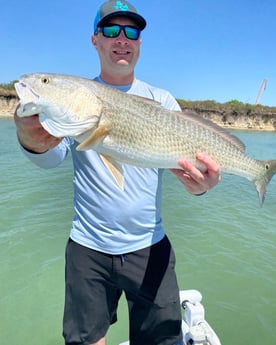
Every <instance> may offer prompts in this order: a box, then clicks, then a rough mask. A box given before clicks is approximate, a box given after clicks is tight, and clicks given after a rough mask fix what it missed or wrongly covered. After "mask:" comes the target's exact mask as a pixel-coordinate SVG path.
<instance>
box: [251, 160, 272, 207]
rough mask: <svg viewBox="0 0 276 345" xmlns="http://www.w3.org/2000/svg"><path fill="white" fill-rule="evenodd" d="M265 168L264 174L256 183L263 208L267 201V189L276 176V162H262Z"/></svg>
mask: <svg viewBox="0 0 276 345" xmlns="http://www.w3.org/2000/svg"><path fill="white" fill-rule="evenodd" d="M260 163H261V164H262V165H263V167H264V174H263V175H262V176H261V177H260V178H258V179H256V180H255V181H254V184H255V187H256V189H257V192H258V195H259V200H260V205H261V206H262V205H263V203H264V200H265V194H266V188H267V185H268V184H269V182H270V180H271V179H272V177H273V176H274V175H275V174H276V160H266V161H260Z"/></svg>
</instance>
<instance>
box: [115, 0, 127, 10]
mask: <svg viewBox="0 0 276 345" xmlns="http://www.w3.org/2000/svg"><path fill="white" fill-rule="evenodd" d="M114 8H115V9H116V10H121V11H128V5H127V4H123V3H122V1H117V2H116V5H115V6H114Z"/></svg>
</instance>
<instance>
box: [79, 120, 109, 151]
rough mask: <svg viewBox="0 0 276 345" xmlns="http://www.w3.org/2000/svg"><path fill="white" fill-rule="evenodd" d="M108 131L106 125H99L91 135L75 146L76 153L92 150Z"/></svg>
mask: <svg viewBox="0 0 276 345" xmlns="http://www.w3.org/2000/svg"><path fill="white" fill-rule="evenodd" d="M109 131H110V126H108V124H107V123H102V124H100V125H99V126H98V127H97V128H96V129H95V130H93V131H92V133H91V134H90V135H89V136H88V137H87V138H86V139H85V140H84V141H83V142H82V143H80V144H79V145H78V146H77V148H76V149H77V151H83V150H88V149H92V148H93V147H95V146H97V144H98V143H99V142H100V141H102V140H103V139H104V138H105V137H106V136H107V134H108V133H109Z"/></svg>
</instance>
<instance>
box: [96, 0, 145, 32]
mask: <svg viewBox="0 0 276 345" xmlns="http://www.w3.org/2000/svg"><path fill="white" fill-rule="evenodd" d="M118 16H120V17H127V18H130V19H132V20H133V21H134V22H135V23H136V24H137V26H138V28H139V29H140V30H143V29H144V28H145V27H146V25H147V22H146V20H145V19H144V18H143V17H142V16H141V15H140V14H138V12H137V10H136V8H135V7H134V6H133V5H131V4H130V3H129V2H128V1H117V0H110V1H107V2H105V3H103V4H102V5H101V7H100V8H99V10H98V12H97V14H96V17H95V20H94V32H97V28H98V27H101V26H102V25H104V24H105V23H106V22H107V21H108V20H109V19H111V18H113V17H118Z"/></svg>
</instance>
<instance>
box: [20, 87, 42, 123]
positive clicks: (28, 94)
mask: <svg viewBox="0 0 276 345" xmlns="http://www.w3.org/2000/svg"><path fill="white" fill-rule="evenodd" d="M14 87H15V90H16V92H17V95H18V97H19V107H18V108H17V112H16V113H17V115H18V116H21V117H22V116H31V115H36V114H38V113H39V110H40V109H39V108H38V106H37V102H38V100H39V95H38V94H36V93H35V92H34V91H33V90H32V89H31V88H30V87H29V86H28V85H27V84H26V83H24V82H22V81H19V82H17V83H15V84H14Z"/></svg>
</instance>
